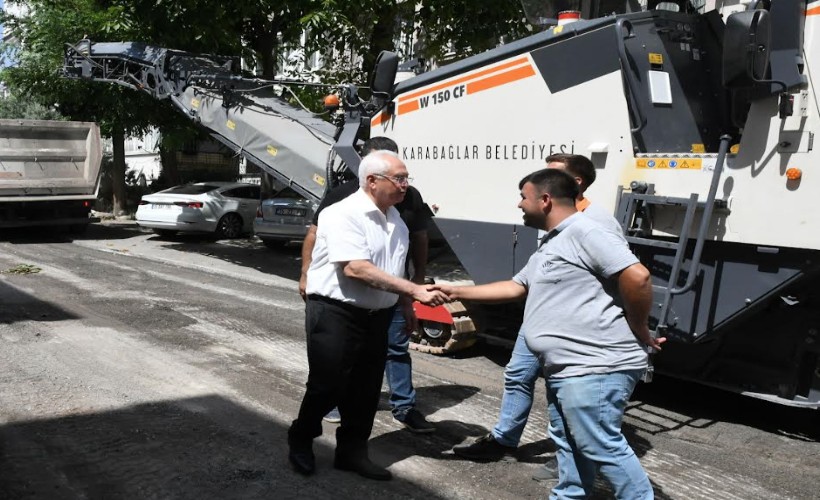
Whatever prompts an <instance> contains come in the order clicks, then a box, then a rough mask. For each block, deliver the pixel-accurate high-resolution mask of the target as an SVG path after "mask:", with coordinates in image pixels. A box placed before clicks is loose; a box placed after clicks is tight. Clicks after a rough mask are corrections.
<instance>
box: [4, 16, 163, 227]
mask: <svg viewBox="0 0 820 500" xmlns="http://www.w3.org/2000/svg"><path fill="white" fill-rule="evenodd" d="M9 3H18V4H20V3H25V5H26V6H27V7H28V9H29V10H28V13H26V14H23V15H21V16H10V15H8V14H6V13H4V14H3V16H2V22H3V23H4V24H5V25H6V27H7V29H9V30H10V31H11V32H12V33H13V34H14V35H15V36H16V38H17V40H18V41H19V44H20V45H19V47H18V48H17V50H16V51H15V53H14V54H13V59H14V61H15V62H16V65H15V66H12V67H8V68H4V69H3V71H2V73H0V78H1V79H2V80H3V82H4V83H5V84H6V85H7V86H8V87H9V89H10V90H11V92H12V93H13V94H14V95H16V96H17V98H19V99H26V100H30V101H32V102H36V103H40V104H42V105H48V106H50V105H55V104H56V105H58V106H59V109H60V112H61V113H62V114H63V115H64V116H66V117H67V118H69V119H72V120H80V121H94V122H97V123H99V124H100V129H101V131H102V133H103V135H105V136H108V137H112V138H113V139H114V153H115V154H114V170H113V179H114V195H113V196H114V200H113V202H114V212H115V213H119V212H121V211H122V210H123V208H124V206H125V157H124V154H123V148H122V144H123V143H124V138H125V135H126V134H129V135H131V134H140V133H142V132H144V131H145V130H146V129H147V127H148V126H149V125H150V123H151V121H152V117H153V116H155V115H156V114H157V113H160V106H158V105H157V104H156V103H154V102H152V101H151V100H150V98H149V97H148V96H143V95H140V94H138V93H136V92H128V91H126V89H124V88H121V87H115V86H113V85H109V86H96V85H92V84H91V83H89V82H84V81H76V80H68V79H65V78H62V77H61V69H62V64H63V46H64V44H65V43H66V42H73V41H77V40H80V39H81V38H83V37H84V36H89V37H96V38H97V39H107V38H108V37H111V36H119V37H126V38H127V37H129V36H132V35H136V34H137V32H136V30H134V29H133V28H131V27H130V26H129V25H128V23H127V22H124V21H123V16H122V9H121V8H119V7H116V6H112V7H101V6H100V5H99V4H98V3H97V2H95V1H94V0H60V1H57V0H30V1H27V2H9ZM166 107H167V106H166Z"/></svg>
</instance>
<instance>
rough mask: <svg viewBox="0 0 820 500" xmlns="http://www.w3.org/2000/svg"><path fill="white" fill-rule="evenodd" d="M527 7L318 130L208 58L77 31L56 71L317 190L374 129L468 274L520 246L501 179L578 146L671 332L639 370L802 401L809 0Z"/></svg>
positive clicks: (463, 328) (819, 266)
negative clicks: (528, 29)
mask: <svg viewBox="0 0 820 500" xmlns="http://www.w3.org/2000/svg"><path fill="white" fill-rule="evenodd" d="M525 3H529V2H525ZM531 14H532V16H531V17H532V18H533V20H534V21H535V22H536V23H537V24H539V25H541V26H542V28H543V29H542V30H541V31H539V32H538V33H536V34H533V35H531V36H529V37H527V38H524V39H521V40H517V41H513V42H510V43H506V44H504V45H502V46H500V47H498V48H496V49H494V50H491V51H488V52H486V53H482V54H479V55H476V56H473V57H469V58H465V59H462V60H460V61H458V62H455V63H452V64H448V65H446V66H442V67H440V68H437V69H435V70H433V71H429V72H426V73H422V74H419V75H417V76H414V77H412V78H409V79H406V80H403V81H401V82H400V83H398V84H396V83H395V76H396V72H397V65H398V60H397V57H396V56H395V54H391V53H383V54H382V55H381V56H380V58H379V59H378V61H377V65H376V69H375V71H374V74H373V75H372V77H371V78H370V82H369V89H368V90H369V92H368V94H369V97H368V98H367V99H363V98H362V97H360V95H359V90H360V89H358V88H357V87H355V86H347V87H343V88H340V89H339V91H338V95H339V97H340V107H339V109H338V111H337V112H336V113H335V123H333V124H331V123H328V122H325V121H321V120H319V119H317V118H316V117H315V116H312V115H309V114H308V113H306V112H304V111H302V110H296V109H294V108H292V107H290V106H287V105H286V104H285V103H284V102H283V100H282V99H280V98H278V97H276V96H275V95H274V93H273V92H272V91H271V90H270V89H271V87H272V86H273V85H274V82H262V81H258V80H255V79H253V78H242V77H240V76H239V75H238V74H237V73H236V72H234V71H232V69H231V67H230V66H231V64H230V60H224V59H220V58H217V57H213V56H203V55H193V54H186V53H182V52H178V51H173V50H169V49H163V48H158V47H151V46H147V45H144V44H138V43H120V44H111V43H92V42H90V41H88V40H84V41H81V42H79V43H78V44H74V45H71V46H69V47H68V49H67V52H66V64H65V74H66V75H67V76H71V77H77V78H90V79H93V80H100V81H110V82H115V83H119V84H122V85H126V86H129V87H132V88H135V89H138V90H141V91H145V92H149V93H150V94H152V95H154V96H155V97H157V98H159V99H166V98H167V99H170V100H171V101H172V102H173V103H174V105H175V106H176V107H177V108H179V109H180V111H182V112H183V113H185V114H186V115H188V116H190V117H191V119H193V120H196V121H197V122H199V123H200V124H201V125H202V126H204V127H206V128H207V129H209V130H210V131H211V132H212V133H213V134H214V136H215V137H217V138H219V139H220V140H222V141H223V142H224V143H226V144H228V145H229V146H230V147H233V148H234V149H235V150H237V151H240V152H241V153H242V154H245V155H247V156H248V157H249V158H250V159H251V160H252V161H254V162H255V163H257V164H259V165H261V166H262V167H263V168H265V169H266V170H268V171H269V172H271V173H272V174H273V175H274V176H276V177H278V178H279V179H280V180H282V181H285V182H287V183H289V184H290V185H291V186H292V187H293V188H294V189H296V190H297V191H299V192H301V193H302V194H304V195H305V196H308V197H312V198H314V199H319V198H321V197H322V196H323V194H324V192H325V190H326V189H327V187H328V186H329V185H330V184H332V183H333V182H334V179H336V178H337V177H338V176H339V175H340V173H341V172H342V170H344V169H348V170H351V171H353V172H355V170H356V168H357V166H358V161H359V157H358V155H357V154H356V146H357V144H359V143H360V141H361V140H363V139H366V138H367V137H369V136H376V135H386V136H389V137H392V138H393V139H395V140H396V142H397V143H398V144H399V146H400V156H401V157H402V159H403V160H404V161H405V162H406V163H407V165H408V167H409V169H410V171H411V174H412V176H413V177H414V179H415V180H414V185H415V186H416V187H418V189H419V190H420V191H421V192H422V193H423V195H424V198H425V201H427V203H428V204H429V205H430V206H434V207H435V208H436V217H435V219H434V220H435V223H436V225H437V226H438V228H439V230H440V231H441V233H442V234H443V235H444V237H445V238H446V240H447V242H448V243H449V245H450V247H451V248H452V250H453V252H454V253H455V255H456V256H457V257H458V258H459V260H460V262H461V264H462V265H463V266H464V268H465V269H466V270H467V272H468V273H469V275H470V277H471V279H472V280H473V281H474V282H476V283H486V282H490V281H494V280H499V279H509V278H510V277H511V276H512V275H513V273H515V272H516V271H517V270H518V269H520V268H521V267H522V266H523V265H524V264H525V263H526V260H527V258H528V257H529V255H530V254H531V253H532V252H533V251H534V250H535V248H536V245H537V242H538V234H537V232H536V231H534V230H532V229H530V228H526V227H523V225H522V224H521V220H522V219H521V214H520V212H519V210H518V209H517V208H516V205H517V202H518V189H517V186H518V181H519V180H520V179H521V178H522V177H524V176H525V175H526V174H528V173H530V172H532V171H534V170H537V169H540V168H543V167H544V159H545V158H546V157H547V156H548V155H550V154H553V153H577V154H583V155H586V156H588V157H590V158H591V159H592V161H593V163H594V164H595V166H596V169H597V180H596V182H595V183H594V185H593V186H592V187H591V188H590V189H589V190H588V191H587V193H586V194H587V195H588V196H589V198H590V199H592V200H593V202H594V203H597V204H602V205H603V206H605V207H607V208H608V209H609V210H611V211H612V213H613V215H614V216H615V217H616V219H617V220H618V221H619V222H620V223H621V225H622V227H623V229H624V232H625V234H626V237H627V239H628V241H629V242H630V244H631V246H632V248H633V250H634V252H635V253H636V255H638V256H639V258H640V259H641V261H642V262H643V263H644V265H646V266H647V268H649V269H650V271H651V272H652V279H653V287H654V301H655V305H656V307H654V308H653V312H652V318H651V328H652V329H653V331H654V332H655V334H656V335H663V336H666V337H668V338H669V339H670V341H669V342H668V343H667V344H666V347H665V348H664V350H663V351H662V352H660V353H656V354H655V355H653V366H654V369H655V371H656V372H658V373H664V374H668V375H671V376H675V377H679V378H684V379H690V380H695V381H698V382H701V383H704V384H709V385H713V386H717V387H722V388H725V389H729V390H733V391H737V392H741V393H744V394H746V395H749V396H754V397H759V398H763V399H767V400H770V401H775V402H778V403H781V404H787V405H793V406H803V407H809V408H817V407H818V406H820V334H818V331H820V217H818V215H817V214H816V213H815V212H814V210H816V209H817V205H814V206H815V208H814V209H812V208H811V207H812V205H813V202H812V201H811V200H815V201H816V200H817V199H818V198H820V151H818V149H816V148H814V139H815V133H816V132H817V131H818V129H820V112H819V110H818V101H817V94H816V87H814V83H815V82H817V81H820V71H818V68H820V1H813V2H807V1H805V0H771V1H765V0H764V1H743V2H738V1H733V0H726V1H719V0H706V1H705V3H704V2H703V1H695V2H689V1H686V0H679V1H672V2H659V1H657V0H648V3H647V4H646V5H642V4H640V3H638V2H636V1H634V0H626V1H611V0H600V1H594V0H581V1H561V0H555V1H554V2H551V3H550V2H542V3H541V4H540V7H539V8H538V9H536V10H535V11H533V12H531ZM568 20H573V21H574V22H566V21H568ZM280 83H281V82H280ZM263 88H264V89H267V90H265V91H263V90H262V89H263ZM266 92H267V93H266ZM815 169H818V172H815ZM468 306H469V305H468ZM420 317H422V319H424V320H425V326H426V328H422V329H421V330H420V331H419V332H417V335H418V338H417V340H418V343H417V347H422V348H423V347H426V348H427V350H428V351H434V352H449V351H452V350H453V349H456V348H458V347H459V346H460V345H461V346H463V345H469V343H470V342H472V340H473V339H474V332H473V331H474V327H473V326H472V321H471V320H470V316H469V310H467V311H464V310H463V308H459V307H458V305H457V306H455V307H453V308H451V310H449V311H442V310H432V311H426V310H420Z"/></svg>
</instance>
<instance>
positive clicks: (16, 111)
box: [0, 95, 66, 120]
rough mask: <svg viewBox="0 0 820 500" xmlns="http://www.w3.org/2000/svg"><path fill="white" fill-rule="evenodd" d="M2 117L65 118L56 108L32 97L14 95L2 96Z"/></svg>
mask: <svg viewBox="0 0 820 500" xmlns="http://www.w3.org/2000/svg"><path fill="white" fill-rule="evenodd" d="M0 118H2V119H24V120H65V119H66V118H65V117H64V116H63V115H61V114H60V112H59V111H57V110H56V109H54V108H50V107H48V106H45V105H43V104H41V103H39V102H37V101H33V100H31V99H19V98H17V97H16V96H14V95H9V96H8V97H2V98H0Z"/></svg>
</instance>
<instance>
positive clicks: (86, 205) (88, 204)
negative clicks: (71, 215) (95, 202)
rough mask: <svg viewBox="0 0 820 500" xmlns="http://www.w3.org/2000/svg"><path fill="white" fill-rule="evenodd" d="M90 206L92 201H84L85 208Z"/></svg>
mask: <svg viewBox="0 0 820 500" xmlns="http://www.w3.org/2000/svg"><path fill="white" fill-rule="evenodd" d="M90 206H91V202H90V201H88V200H85V201H84V202H83V208H88V207H90Z"/></svg>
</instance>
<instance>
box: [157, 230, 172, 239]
mask: <svg viewBox="0 0 820 500" xmlns="http://www.w3.org/2000/svg"><path fill="white" fill-rule="evenodd" d="M154 233H155V234H156V235H157V236H162V237H165V238H170V237H171V236H176V234H177V232H176V231H174V230H173V229H154Z"/></svg>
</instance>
